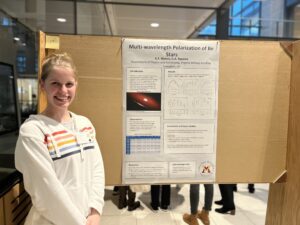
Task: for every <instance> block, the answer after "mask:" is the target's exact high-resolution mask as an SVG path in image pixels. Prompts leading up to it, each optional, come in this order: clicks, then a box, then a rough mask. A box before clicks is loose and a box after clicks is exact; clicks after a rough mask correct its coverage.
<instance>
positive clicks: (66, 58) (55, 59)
mask: <svg viewBox="0 0 300 225" xmlns="http://www.w3.org/2000/svg"><path fill="white" fill-rule="evenodd" d="M56 66H57V67H66V68H71V69H72V70H73V72H74V75H75V78H76V75H77V70H76V67H75V64H74V62H73V59H72V58H71V56H70V55H69V54H67V53H54V54H51V55H49V56H48V57H46V58H45V60H44V61H43V64H42V72H41V80H42V81H45V80H46V79H47V77H48V75H49V73H50V72H51V71H52V70H53V69H54V67H56Z"/></svg>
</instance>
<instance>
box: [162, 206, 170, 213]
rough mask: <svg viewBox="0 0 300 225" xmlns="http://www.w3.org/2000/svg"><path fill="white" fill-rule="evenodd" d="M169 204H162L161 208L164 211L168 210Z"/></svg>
mask: <svg viewBox="0 0 300 225" xmlns="http://www.w3.org/2000/svg"><path fill="white" fill-rule="evenodd" d="M168 208H169V206H168V205H161V206H160V209H161V210H162V211H164V212H166V211H168Z"/></svg>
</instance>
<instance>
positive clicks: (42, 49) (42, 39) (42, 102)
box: [38, 31, 47, 112]
mask: <svg viewBox="0 0 300 225" xmlns="http://www.w3.org/2000/svg"><path fill="white" fill-rule="evenodd" d="M39 43H40V44H39V58H38V60H39V72H38V80H40V78H41V71H42V68H41V65H42V61H43V60H44V58H45V57H46V35H45V33H44V32H42V31H40V33H39ZM38 92H39V94H38V96H39V100H38V112H42V111H43V110H44V109H45V108H46V104H47V100H46V96H45V94H44V93H43V92H41V89H40V87H39V91H38Z"/></svg>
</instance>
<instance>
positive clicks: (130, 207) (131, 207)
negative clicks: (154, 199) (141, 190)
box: [127, 187, 141, 211]
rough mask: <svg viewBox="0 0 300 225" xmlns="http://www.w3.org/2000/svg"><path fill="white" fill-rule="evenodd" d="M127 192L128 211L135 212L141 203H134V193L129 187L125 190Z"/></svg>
mask: <svg viewBox="0 0 300 225" xmlns="http://www.w3.org/2000/svg"><path fill="white" fill-rule="evenodd" d="M127 191H128V201H127V202H128V211H133V210H136V209H137V208H138V207H140V205H141V203H140V201H135V196H136V193H135V192H133V191H132V190H131V189H130V187H128V189H127Z"/></svg>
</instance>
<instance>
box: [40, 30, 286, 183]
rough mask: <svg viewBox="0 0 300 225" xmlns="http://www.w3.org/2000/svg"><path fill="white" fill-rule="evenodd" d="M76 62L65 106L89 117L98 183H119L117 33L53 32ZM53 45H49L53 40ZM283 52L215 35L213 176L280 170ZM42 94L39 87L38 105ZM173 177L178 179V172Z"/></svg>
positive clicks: (248, 178) (245, 177) (222, 179)
mask: <svg viewBox="0 0 300 225" xmlns="http://www.w3.org/2000/svg"><path fill="white" fill-rule="evenodd" d="M58 41H59V49H57V50H50V49H46V48H45V35H44V34H43V33H41V36H40V61H41V60H42V58H43V57H44V55H47V54H49V52H53V51H59V52H68V53H69V54H71V56H72V57H73V59H74V61H75V64H76V65H77V69H78V73H79V75H78V77H79V88H78V95H77V97H76V99H75V101H74V103H73V104H72V107H71V110H72V111H74V112H76V113H78V114H82V115H85V116H87V117H89V118H90V119H91V121H92V122H93V124H94V126H95V127H96V130H97V138H98V141H99V143H100V147H101V151H102V155H103V158H104V164H105V173H106V184H107V185H115V184H121V166H122V84H123V78H122V64H121V63H122V62H121V45H122V39H121V38H119V37H101V36H78V35H77V36H73V35H59V39H58ZM56 46H57V45H56ZM290 72H291V59H290V57H289V56H288V55H287V54H286V52H285V51H284V50H283V48H282V47H281V46H280V43H279V42H273V41H270V42H266V41H221V49H220V75H219V97H218V98H219V103H218V104H219V105H218V110H219V111H218V134H217V166H216V173H217V174H216V182H218V183H243V182H245V183H259V182H267V183H272V182H276V181H277V180H278V179H279V178H280V177H281V176H282V175H283V174H285V171H286V153H287V130H288V112H289V93H290ZM45 104H46V102H45V99H44V98H43V96H42V95H40V102H39V106H40V108H39V110H42V109H43V107H44V106H45ZM178 183H185V181H184V180H178Z"/></svg>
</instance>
